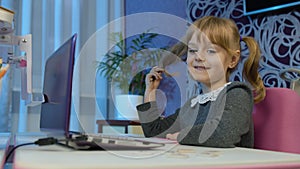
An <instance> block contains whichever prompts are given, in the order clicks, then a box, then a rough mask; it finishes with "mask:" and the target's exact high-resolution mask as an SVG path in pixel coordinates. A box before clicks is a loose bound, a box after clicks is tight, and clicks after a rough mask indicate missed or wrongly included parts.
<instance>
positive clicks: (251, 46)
mask: <svg viewBox="0 0 300 169" xmlns="http://www.w3.org/2000/svg"><path fill="white" fill-rule="evenodd" d="M242 40H243V41H244V42H245V43H246V44H247V46H248V50H249V57H248V59H247V60H246V62H245V64H244V69H243V75H244V77H245V79H246V80H247V81H248V82H249V83H250V84H251V85H252V87H253V88H254V91H253V92H254V102H255V103H258V102H260V101H262V100H263V99H264V98H265V96H266V88H265V86H264V83H263V81H262V79H261V77H260V75H259V73H258V66H259V60H260V49H259V46H258V44H257V42H256V41H255V39H254V38H252V37H243V38H242Z"/></svg>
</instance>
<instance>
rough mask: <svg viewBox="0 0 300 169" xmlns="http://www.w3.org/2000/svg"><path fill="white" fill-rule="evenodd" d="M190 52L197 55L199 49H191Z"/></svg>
mask: <svg viewBox="0 0 300 169" xmlns="http://www.w3.org/2000/svg"><path fill="white" fill-rule="evenodd" d="M188 52H189V53H196V52H198V50H197V49H191V48H189V50H188Z"/></svg>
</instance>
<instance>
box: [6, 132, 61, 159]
mask: <svg viewBox="0 0 300 169" xmlns="http://www.w3.org/2000/svg"><path fill="white" fill-rule="evenodd" d="M52 144H58V140H57V139H56V138H53V137H47V138H41V139H38V140H37V141H35V142H31V143H23V144H19V145H17V146H14V147H13V148H12V149H11V150H10V151H9V152H8V153H7V155H6V157H5V163H6V162H7V161H8V159H9V157H10V156H11V154H12V153H13V152H14V151H15V150H16V149H17V148H19V147H22V146H27V145H39V146H46V145H52Z"/></svg>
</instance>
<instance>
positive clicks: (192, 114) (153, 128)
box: [137, 82, 254, 148]
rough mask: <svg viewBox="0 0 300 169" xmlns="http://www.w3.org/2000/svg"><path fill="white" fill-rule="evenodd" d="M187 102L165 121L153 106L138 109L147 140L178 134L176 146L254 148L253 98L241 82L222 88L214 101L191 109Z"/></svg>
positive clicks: (154, 104) (155, 106) (152, 103)
mask: <svg viewBox="0 0 300 169" xmlns="http://www.w3.org/2000/svg"><path fill="white" fill-rule="evenodd" d="M193 99H194V98H191V99H189V100H188V101H187V102H186V103H185V104H184V105H183V106H182V107H181V108H180V109H178V110H176V112H175V113H174V114H172V115H170V116H168V117H161V111H160V110H159V109H158V107H157V103H156V102H147V103H144V104H141V105H138V106H137V110H138V114H139V119H140V122H141V124H142V128H143V131H144V134H145V136H146V137H165V136H166V134H168V133H175V132H180V133H179V135H178V138H177V141H178V143H180V144H184V145H196V146H207V147H223V148H225V147H228V148H229V147H236V146H238V147H248V148H252V147H253V141H254V138H253V121H252V109H253V104H254V103H253V96H252V91H251V89H250V88H249V87H248V86H247V85H246V84H245V83H242V82H232V83H230V84H229V85H227V86H226V87H224V88H223V89H222V90H221V91H220V92H219V93H218V95H217V97H216V99H215V100H213V101H211V100H209V101H207V102H205V103H197V104H195V105H193V106H192V105H191V100H193Z"/></svg>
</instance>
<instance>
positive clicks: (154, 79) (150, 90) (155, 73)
mask: <svg viewBox="0 0 300 169" xmlns="http://www.w3.org/2000/svg"><path fill="white" fill-rule="evenodd" d="M164 71H165V69H163V68H159V67H157V66H155V67H153V68H152V69H151V71H150V72H149V73H148V74H147V76H146V80H145V82H146V91H145V95H144V102H149V101H155V100H156V97H155V90H156V89H157V88H158V86H159V84H160V81H161V80H162V73H163V72H164Z"/></svg>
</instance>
